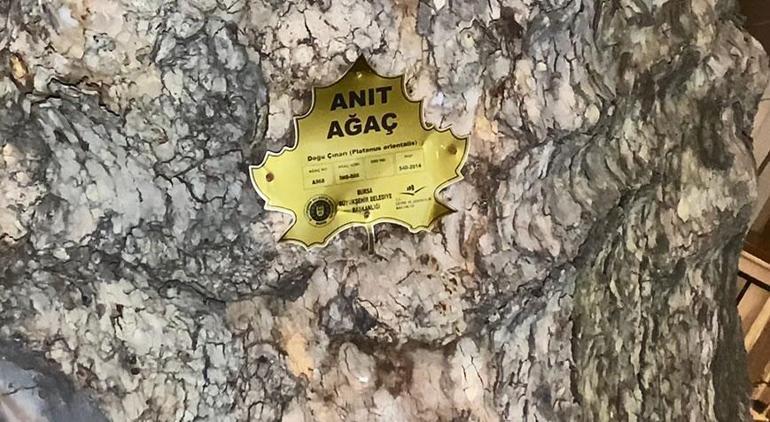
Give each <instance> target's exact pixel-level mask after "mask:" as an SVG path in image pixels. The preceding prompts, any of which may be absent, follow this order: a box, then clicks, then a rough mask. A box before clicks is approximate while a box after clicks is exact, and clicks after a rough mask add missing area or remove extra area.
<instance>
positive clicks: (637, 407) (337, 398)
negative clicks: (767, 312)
mask: <svg viewBox="0 0 770 422" xmlns="http://www.w3.org/2000/svg"><path fill="white" fill-rule="evenodd" d="M0 17H2V21H3V22H4V24H3V25H4V26H2V27H0V55H1V58H2V63H3V68H2V70H1V71H0V148H2V159H1V160H0V169H1V171H0V191H1V192H2V196H0V271H1V274H2V276H1V277H2V278H0V286H2V288H1V289H0V338H2V340H3V343H2V345H0V355H3V356H5V359H4V360H0V363H4V362H5V363H4V365H6V369H5V370H2V369H3V367H2V366H0V388H4V389H6V393H7V394H4V395H2V396H0V412H3V411H5V412H6V413H5V415H6V417H7V418H10V416H8V415H9V414H11V413H13V412H14V410H8V409H9V407H8V406H10V405H14V404H15V405H17V406H21V405H24V403H27V404H26V405H27V406H31V405H29V403H30V401H29V400H27V401H24V400H21V399H19V400H15V399H14V394H16V393H15V392H14V391H12V390H13V388H12V387H11V384H13V383H12V382H11V381H9V380H12V379H21V378H19V377H22V376H21V375H18V374H22V375H23V374H26V375H24V376H23V377H22V378H23V379H28V378H29V376H28V375H29V374H30V373H31V372H26V373H24V372H23V371H32V372H34V373H38V374H42V375H39V376H38V377H37V378H35V379H37V380H38V384H34V383H33V384H31V385H26V384H25V386H26V387H29V388H26V389H24V391H25V393H24V394H25V395H24V396H23V397H27V398H29V397H32V396H35V393H36V392H39V393H40V394H38V396H39V397H43V399H41V400H42V403H44V402H45V399H46V398H48V399H50V398H51V397H57V396H55V395H54V396H52V395H51V394H44V393H45V392H46V391H51V390H50V389H53V390H56V388H57V387H56V386H57V385H58V384H56V382H54V381H55V380H59V381H61V383H62V384H61V385H62V387H61V388H62V390H63V391H64V390H66V391H71V390H72V389H76V390H78V391H80V392H82V393H84V394H87V395H88V396H89V397H91V398H92V400H93V402H92V403H91V402H89V403H91V406H93V407H94V408H95V409H96V410H95V411H91V410H89V411H82V412H81V413H80V414H81V415H88V416H82V418H83V420H86V419H88V420H91V419H93V420H98V419H99V418H100V416H98V415H97V416H94V415H96V413H98V412H102V413H103V414H104V416H105V417H106V418H107V419H109V420H113V421H128V420H130V421H134V420H148V421H149V420H163V421H170V420H180V421H192V420H216V421H227V420H239V421H245V420H264V421H270V420H285V421H302V420H305V421H316V420H318V421H335V420H349V421H366V420H381V421H413V420H414V421H435V420H478V421H494V420H508V421H543V420H586V421H617V420H694V421H707V420H708V421H712V420H719V421H735V420H741V419H746V418H747V417H748V410H747V409H748V408H747V404H748V403H747V400H748V399H747V388H748V385H747V379H746V375H745V371H744V369H743V368H744V357H743V351H742V343H741V333H740V330H739V325H738V320H737V315H736V310H735V306H734V304H735V302H734V297H735V287H734V285H735V282H734V279H735V272H736V261H737V254H738V251H739V250H740V248H741V243H742V238H743V235H744V232H745V230H746V226H747V220H748V218H749V214H750V208H751V201H752V197H753V192H754V170H753V168H754V163H753V161H752V154H751V139H750V138H749V136H748V135H747V134H748V133H750V128H751V123H752V116H753V112H754V110H755V106H756V103H757V101H758V95H759V93H760V92H761V91H762V88H764V86H765V76H764V74H765V62H766V58H765V56H764V53H763V52H762V51H761V48H760V47H759V45H758V44H757V43H756V42H755V41H754V40H753V39H751V38H750V37H749V36H748V35H747V34H746V33H745V32H744V31H743V30H742V29H741V18H740V17H739V16H738V13H737V10H736V5H735V4H734V2H732V1H716V0H668V1H666V0H661V1H626V0H620V1H591V0H585V1H580V0H551V1H539V2H531V1H527V0H524V1H511V2H508V1H502V2H498V1H489V2H475V1H467V2H459V1H445V0H434V1H432V2H431V1H423V2H417V1H412V0H402V1H389V0H375V1H372V2H354V1H344V0H342V1H329V0H321V1H314V2H302V1H294V0H290V1H267V0H263V1H257V0H254V1H245V0H218V1H213V0H190V1H185V0H179V1H162V0H154V1H140V2H134V1H122V2H121V1H117V0H103V1H97V2H91V1H85V0H83V1H79V0H67V1H64V0H52V1H45V2H38V1H32V0H12V1H5V2H0ZM359 55H363V56H364V57H365V58H367V59H368V61H369V63H370V64H371V65H372V67H373V68H374V69H375V70H376V71H377V72H379V73H381V74H386V75H392V76H395V75H400V74H404V75H405V80H406V85H407V90H406V91H407V93H408V94H409V95H410V96H411V97H412V98H413V99H422V100H424V102H423V105H424V109H423V113H424V118H425V120H426V121H427V122H430V123H433V124H437V125H440V126H448V125H451V126H452V128H453V130H454V131H455V133H458V134H466V133H467V134H469V148H470V150H469V151H470V155H469V158H468V162H467V164H466V166H465V167H464V169H463V174H464V176H465V180H464V181H462V182H460V183H458V184H456V185H454V186H452V187H450V188H449V189H447V190H446V191H445V192H444V196H445V197H446V199H447V203H448V204H449V205H450V206H452V207H453V208H455V209H457V212H456V213H454V214H452V215H450V216H448V217H446V218H444V219H443V220H441V222H440V223H439V224H438V225H437V226H436V227H435V228H434V229H433V230H432V231H430V232H423V233H420V234H411V233H409V232H408V231H407V230H406V229H403V228H401V227H396V226H393V225H388V224H382V225H379V226H377V228H376V239H375V242H374V244H373V245H372V246H373V248H372V249H373V253H370V252H369V249H370V248H369V245H368V244H367V235H366V232H365V231H364V230H361V229H351V230H348V231H345V232H344V233H342V234H341V235H340V236H338V237H337V238H336V239H335V240H334V241H332V242H331V244H330V245H328V246H326V247H324V248H321V249H314V250H312V251H309V252H308V251H305V250H303V249H302V248H300V247H296V246H292V245H284V244H279V243H277V239H278V237H279V236H280V235H281V234H282V233H283V231H285V230H286V228H287V227H288V225H289V223H290V218H289V217H288V216H286V215H284V214H280V213H275V212H268V211H265V210H264V209H263V205H264V204H263V203H262V202H261V201H260V200H258V196H257V194H256V193H255V192H254V190H253V189H252V187H251V185H250V183H249V180H248V176H247V167H248V165H250V164H258V163H259V162H261V160H262V157H263V156H264V154H265V153H266V151H268V150H271V151H277V150H279V149H280V148H281V147H282V146H285V145H290V144H292V143H293V142H294V133H293V128H292V124H291V118H292V116H294V115H300V114H303V113H304V112H305V111H307V109H308V107H309V106H310V92H311V88H312V87H313V86H319V85H327V84H329V83H331V82H333V81H334V80H336V79H337V78H339V77H340V76H341V75H342V73H343V72H344V71H345V69H346V68H347V67H348V66H349V65H350V64H351V63H352V62H353V61H355V60H356V58H357V57H358V56H359ZM25 354H28V355H29V356H30V357H29V358H25V357H24V356H25ZM11 355H13V356H15V358H13V359H15V360H13V359H11ZM33 356H34V359H33ZM49 366H50V367H49ZM14 371H16V372H14ZM19 371H22V372H19ZM8 374H11V375H8ZM13 374H16V375H13ZM46 374H47V375H46ZM14 377H16V378H14ZM24 377H26V378H24ZM44 380H48V381H49V382H48V383H47V384H45V385H43V384H42V383H41V382H42V381H44ZM51 380H54V381H51ZM62 380H63V381H62ZM59 381H57V382H59ZM52 383H53V384H52ZM65 384H66V386H65ZM17 386H18V382H17ZM30 391H31V392H30ZM30 394H31V395H32V396H30ZM70 396H71V394H70V393H66V394H65V393H63V392H62V393H60V397H63V399H61V400H63V401H65V402H66V400H68V399H67V397H70ZM78 397H80V396H78ZM14 400H15V401H14ZM78 400H81V401H83V403H85V402H88V401H87V400H85V399H82V397H81V398H79V399H78ZM32 402H34V403H37V402H36V401H34V400H33V401H32ZM3 403H5V405H6V407H5V408H4V407H2V406H3ZM79 403H80V402H79ZM38 404H39V403H38ZM60 404H61V403H60ZM80 404H82V403H80ZM80 404H78V406H79V405H80ZM41 406H43V405H41ZM11 407H12V406H11ZM16 411H17V412H20V411H21V410H18V409H17V410H16ZM25 411H26V410H25ZM38 411H40V412H42V413H45V412H44V411H43V410H40V409H38ZM60 414H61V413H56V412H49V413H47V415H48V416H49V417H50V418H51V420H64V419H62V418H61V417H59V416H56V415H60ZM51 415H54V416H51ZM57 417H58V418H59V419H57ZM89 418H90V419H89Z"/></svg>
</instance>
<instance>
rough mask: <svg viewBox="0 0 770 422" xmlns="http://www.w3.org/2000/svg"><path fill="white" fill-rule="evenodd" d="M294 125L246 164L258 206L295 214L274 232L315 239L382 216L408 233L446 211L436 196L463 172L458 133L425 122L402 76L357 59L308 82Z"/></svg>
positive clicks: (463, 149) (464, 150) (290, 237)
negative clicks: (308, 99) (287, 138)
mask: <svg viewBox="0 0 770 422" xmlns="http://www.w3.org/2000/svg"><path fill="white" fill-rule="evenodd" d="M294 126H295V136H296V138H295V140H296V141H295V144H294V146H293V147H291V148H284V149H283V150H282V151H281V152H279V153H277V154H276V153H272V152H268V154H267V156H266V157H265V159H264V161H263V162H262V164H260V165H258V166H251V167H250V168H249V171H250V174H251V180H252V182H253V184H254V188H255V189H256V190H257V192H258V193H259V195H260V196H261V197H262V198H263V199H264V200H265V202H266V208H267V209H269V210H275V211H282V212H286V213H290V214H292V215H293V216H294V222H293V224H292V226H291V227H290V228H289V230H288V231H287V232H286V233H285V234H284V235H283V238H282V240H286V241H295V242H298V243H300V244H302V245H304V246H305V247H311V246H316V245H324V244H326V242H328V241H329V239H331V238H332V237H333V236H334V235H335V234H337V233H339V232H340V231H342V230H344V229H346V228H349V227H354V226H365V227H371V226H373V225H374V224H377V223H382V222H388V223H394V224H400V225H402V226H405V227H407V228H408V229H409V230H411V231H412V232H417V231H419V230H426V229H428V228H429V227H430V226H431V225H432V224H433V222H435V221H436V220H437V219H438V218H439V217H441V216H443V215H445V214H448V213H451V212H453V210H452V209H451V208H449V207H448V206H446V205H445V204H443V203H442V202H441V200H440V199H439V198H438V197H437V195H438V192H439V191H440V190H441V189H442V188H444V187H446V186H448V185H449V184H451V183H453V182H456V181H459V180H461V179H462V176H461V175H460V168H461V167H462V165H463V163H464V162H465V158H466V156H467V148H466V146H467V140H466V138H459V137H457V136H454V135H453V134H452V132H451V131H450V130H449V129H448V128H447V129H443V130H439V129H435V128H432V127H430V126H428V125H426V124H425V123H424V122H423V120H422V109H421V103H420V102H418V101H411V100H409V99H408V98H407V97H406V95H405V94H404V90H403V76H398V77H393V78H387V77H383V76H380V75H378V74H377V73H375V72H374V71H373V70H372V68H371V67H369V65H368V64H367V63H366V61H365V60H364V59H363V58H359V59H358V61H356V62H355V63H354V64H353V66H351V67H350V69H349V70H348V71H347V72H346V73H345V75H344V76H343V77H342V78H341V79H340V80H338V81H337V82H335V83H334V84H332V85H330V86H327V87H322V88H314V89H313V104H312V106H311V108H310V111H309V112H308V113H307V114H305V115H304V116H301V117H295V118H294Z"/></svg>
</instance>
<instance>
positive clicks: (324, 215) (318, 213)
mask: <svg viewBox="0 0 770 422" xmlns="http://www.w3.org/2000/svg"><path fill="white" fill-rule="evenodd" d="M336 212H337V206H336V205H335V204H334V200H332V199H331V198H329V197H328V196H316V197H313V198H311V199H310V201H309V202H308V203H307V206H306V207H305V215H306V216H307V218H308V220H310V223H311V224H314V225H316V226H323V225H326V224H328V223H329V222H330V221H332V218H334V214H335V213H336Z"/></svg>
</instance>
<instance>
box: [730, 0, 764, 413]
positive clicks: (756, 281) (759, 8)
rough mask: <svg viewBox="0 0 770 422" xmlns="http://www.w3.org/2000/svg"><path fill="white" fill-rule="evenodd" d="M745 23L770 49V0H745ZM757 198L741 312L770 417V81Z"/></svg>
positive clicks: (757, 148)
mask: <svg viewBox="0 0 770 422" xmlns="http://www.w3.org/2000/svg"><path fill="white" fill-rule="evenodd" d="M740 6H741V9H742V12H743V14H744V15H745V16H746V28H747V29H748V30H749V32H751V34H752V35H754V38H756V39H757V40H758V41H759V42H760V43H761V44H762V46H763V47H764V48H765V51H770V0H740ZM752 135H753V137H754V158H755V161H756V165H757V177H758V180H757V202H756V204H755V206H754V212H753V214H752V223H751V228H750V230H749V233H748V235H747V237H746V244H745V246H744V250H743V252H742V253H741V257H740V261H739V263H738V268H739V272H738V297H737V303H738V313H739V314H740V316H741V325H742V328H743V334H744V336H745V337H744V345H745V346H746V352H747V355H748V365H749V379H750V380H751V384H752V416H753V418H754V420H755V421H770V406H769V405H770V168H768V167H769V166H768V163H769V162H770V86H768V88H767V89H765V92H764V94H763V96H762V99H761V102H760V104H759V110H758V111H757V116H756V118H755V120H754V131H753V134H752Z"/></svg>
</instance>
